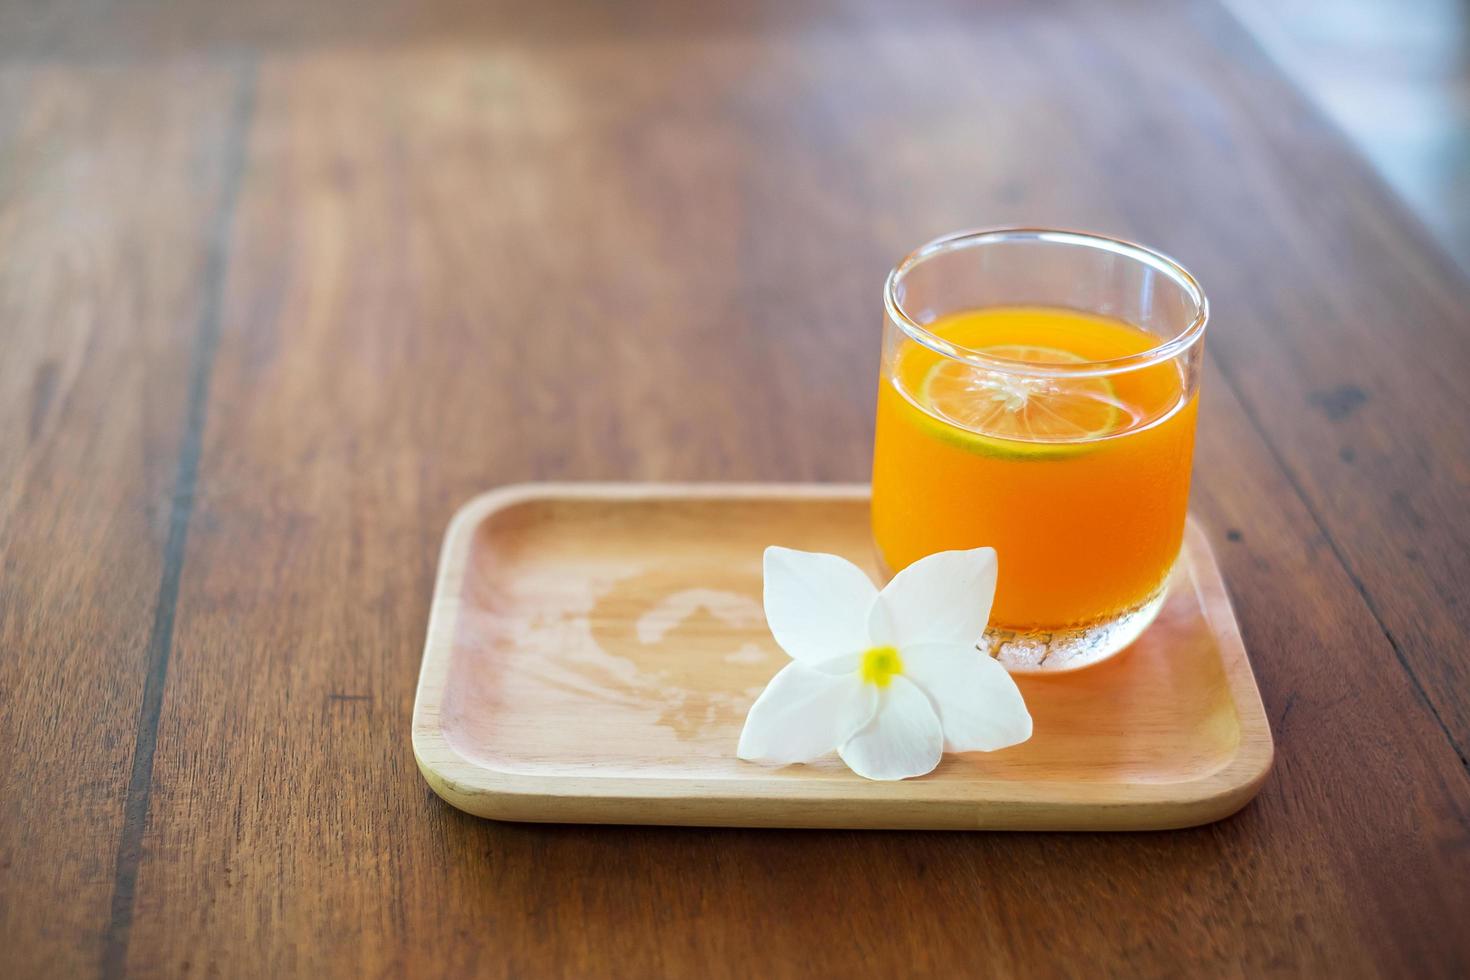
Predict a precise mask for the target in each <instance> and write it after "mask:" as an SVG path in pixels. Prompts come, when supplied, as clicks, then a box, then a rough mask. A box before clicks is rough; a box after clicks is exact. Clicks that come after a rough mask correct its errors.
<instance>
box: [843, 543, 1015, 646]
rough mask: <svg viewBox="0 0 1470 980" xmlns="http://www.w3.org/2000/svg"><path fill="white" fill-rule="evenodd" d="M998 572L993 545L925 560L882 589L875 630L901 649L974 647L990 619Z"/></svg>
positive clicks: (875, 636) (874, 618) (874, 633)
mask: <svg viewBox="0 0 1470 980" xmlns="http://www.w3.org/2000/svg"><path fill="white" fill-rule="evenodd" d="M995 573H996V560H995V549H994V548H975V549H973V550H971V551H941V552H938V553H937V554H933V555H929V556H927V557H925V558H920V559H919V560H918V561H916V562H914V563H913V564H912V565H910V566H909V567H908V568H905V569H904V570H903V571H901V572H899V573H898V574H897V575H895V576H893V581H891V582H889V583H888V585H887V587H885V588H884V589H883V592H882V593H881V595H880V596H879V600H878V602H877V603H876V606H879V607H882V611H881V612H880V611H879V609H877V608H875V609H874V610H873V611H872V613H870V634H871V635H872V636H873V639H874V641H875V642H880V643H886V644H891V645H893V646H897V647H898V648H899V649H900V650H902V649H903V648H905V647H907V646H910V645H913V644H916V643H964V644H968V645H970V646H974V644H975V643H976V641H978V640H979V639H980V635H981V634H982V633H984V632H985V624H986V623H988V622H989V621H990V604H991V602H992V601H993V600H994V599H995ZM885 620H886V635H883V633H882V631H884V630H885Z"/></svg>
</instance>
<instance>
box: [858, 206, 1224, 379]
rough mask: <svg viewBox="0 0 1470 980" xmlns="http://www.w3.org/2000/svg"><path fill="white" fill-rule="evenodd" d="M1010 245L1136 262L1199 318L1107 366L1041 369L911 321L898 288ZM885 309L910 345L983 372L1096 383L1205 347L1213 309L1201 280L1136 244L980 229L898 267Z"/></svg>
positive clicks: (1048, 231)
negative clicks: (980, 249) (982, 249)
mask: <svg viewBox="0 0 1470 980" xmlns="http://www.w3.org/2000/svg"><path fill="white" fill-rule="evenodd" d="M1005 241H1035V242H1049V243H1052V244H1057V245H1076V246H1080V247H1083V248H1091V249H1095V250H1097V251H1100V252H1109V253H1111V254H1113V255H1121V256H1124V257H1125V258H1129V259H1133V260H1134V261H1136V262H1140V263H1142V264H1143V265H1146V266H1148V267H1149V268H1152V269H1154V270H1156V271H1158V272H1160V273H1162V274H1164V275H1165V276H1167V277H1169V279H1171V280H1172V281H1173V282H1174V283H1175V284H1177V285H1178V286H1179V287H1180V288H1181V289H1183V290H1184V292H1185V295H1187V296H1188V297H1189V299H1190V300H1191V301H1192V302H1193V304H1194V318H1193V319H1192V320H1191V321H1190V322H1189V325H1188V326H1186V327H1185V328H1184V329H1183V330H1182V331H1180V332H1179V333H1178V334H1177V335H1175V336H1173V337H1170V338H1169V339H1168V340H1165V341H1163V342H1162V343H1160V344H1157V345H1156V346H1154V347H1150V348H1149V349H1148V350H1145V351H1139V352H1138V353H1137V354H1129V355H1127V356H1125V357H1115V358H1111V359H1108V360H1101V361H1083V362H1080V363H1077V364H1039V363H1036V362H1034V361H1018V360H1013V359H1011V358H1005V357H996V356H995V355H993V354H986V353H983V352H982V351H980V350H977V349H975V348H971V347H965V346H963V345H961V344H955V343H951V342H950V341H948V340H945V339H944V338H943V337H940V336H939V335H938V334H936V333H934V332H932V331H931V330H929V329H928V328H927V327H925V326H924V325H923V324H921V323H919V322H918V321H917V320H915V319H914V318H913V317H911V316H909V315H908V312H907V311H905V310H904V308H903V305H902V304H901V303H900V302H899V300H898V287H899V285H900V284H901V283H902V281H903V278H904V276H905V275H907V273H908V272H909V271H910V270H912V269H914V268H916V267H917V266H919V265H921V264H923V263H924V262H926V261H927V260H929V259H931V258H934V257H935V256H938V255H945V254H948V253H950V252H958V251H961V250H963V249H967V248H973V247H975V246H977V245H988V244H994V243H996V242H1005ZM883 305H884V307H885V308H886V309H887V311H888V316H889V318H890V319H891V320H893V322H894V323H896V324H897V325H898V327H899V329H900V330H902V331H903V332H904V333H906V334H908V336H909V337H910V339H912V340H914V341H915V342H917V343H919V344H922V345H923V346H925V347H927V348H929V349H930V350H932V351H934V352H935V353H936V354H941V355H943V356H945V357H949V358H952V359H954V360H957V361H965V362H967V363H970V364H974V365H976V366H977V367H982V368H986V369H987V370H991V371H999V372H1004V373H1007V374H1018V375H1023V376H1026V377H1037V378H1092V377H1101V376H1105V375H1110V374H1120V373H1123V372H1125V371H1135V370H1138V369H1139V368H1145V367H1149V366H1151V365H1154V364H1160V363H1162V362H1164V361H1168V360H1172V359H1173V358H1175V357H1178V356H1179V355H1180V354H1182V353H1183V352H1184V351H1186V350H1188V349H1189V348H1190V347H1192V346H1193V345H1194V344H1195V343H1197V342H1198V341H1199V339H1200V338H1201V337H1203V336H1204V333H1205V325H1206V324H1207V323H1208V322H1209V319H1210V303H1209V300H1208V299H1206V298H1205V291H1204V289H1203V287H1201V286H1200V284H1199V280H1197V279H1195V278H1194V276H1193V275H1192V274H1191V273H1190V272H1189V270H1188V269H1186V268H1184V266H1182V265H1180V264H1179V263H1178V262H1177V261H1175V260H1174V259H1172V258H1170V257H1169V256H1167V255H1165V254H1164V253H1163V252H1159V251H1156V250H1155V249H1151V248H1148V247H1147V246H1144V245H1140V244H1138V243H1137V242H1130V241H1127V240H1126V239H1122V238H1113V237H1111V236H1108V235H1098V234H1093V233H1092V232H1086V231H1069V230H1066V229H1062V228H1027V227H1013V228H980V229H971V230H968V231H957V232H952V233H950V234H948V235H941V236H940V237H938V238H935V239H933V240H932V241H929V242H926V243H925V244H923V245H921V246H919V247H918V248H916V249H914V250H913V251H912V252H910V253H909V254H908V255H906V256H904V257H903V259H902V260H901V261H900V262H899V263H898V264H897V265H895V266H894V267H893V269H892V270H891V271H890V272H889V273H888V278H887V279H886V280H884V282H883Z"/></svg>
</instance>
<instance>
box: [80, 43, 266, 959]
mask: <svg viewBox="0 0 1470 980" xmlns="http://www.w3.org/2000/svg"><path fill="white" fill-rule="evenodd" d="M255 91H256V64H255V62H254V61H253V60H251V61H248V62H246V63H244V64H243V65H242V66H241V67H240V69H239V78H238V81H237V86H236V91H235V96H234V99H233V102H232V105H231V107H230V120H229V124H228V126H227V128H226V131H225V141H226V144H225V148H224V152H223V154H222V157H223V161H224V162H223V166H224V178H223V180H222V182H221V189H220V205H219V209H218V211H217V212H216V214H215V217H214V221H213V228H212V229H211V231H210V238H209V244H208V250H207V252H206V255H205V263H204V269H203V279H204V288H203V306H202V309H201V310H200V314H199V322H198V326H197V329H196V332H195V342H194V351H193V355H192V357H191V358H190V365H189V389H188V396H187V400H186V402H185V408H184V426H183V432H182V435H181V436H180V442H179V458H178V466H177V468H176V469H175V471H174V485H173V492H172V494H171V495H170V499H169V522H168V538H167V540H166V543H165V545H164V553H163V573H162V576H161V578H160V582H159V588H158V599H157V603H156V605H155V606H154V614H153V626H152V629H151V631H150V633H149V637H148V654H147V659H146V660H145V668H146V673H145V675H144V686H143V697H142V701H141V703H140V705H139V708H138V721H137V728H136V730H135V739H134V743H133V764H132V771H131V773H130V775H129V778H128V788H127V794H126V796H125V797H124V801H123V821H122V830H121V833H120V834H119V836H118V845H117V860H116V862H115V864H114V870H113V890H112V906H111V915H110V916H109V919H108V922H107V925H106V931H105V933H104V936H103V943H102V959H101V968H102V970H101V972H102V975H103V976H121V975H122V974H123V972H124V968H125V965H126V962H127V952H128V936H129V932H130V930H131V928H132V920H133V902H134V897H135V895H136V890H137V882H138V869H139V866H140V865H141V863H142V856H143V855H142V851H143V832H144V830H145V828H146V825H147V822H148V809H149V802H150V797H151V791H152V785H153V758H154V754H155V750H156V748H157V736H158V724H159V719H160V717H161V716H162V713H163V694H164V688H165V686H166V684H167V681H168V662H169V657H170V655H171V653H172V652H173V634H174V618H175V612H176V610H177V606H178V597H179V584H180V581H181V579H182V574H183V564H184V548H185V545H186V544H187V541H188V534H189V521H190V518H191V517H192V516H193V512H194V502H195V495H196V489H197V480H198V474H199V456H200V450H201V446H202V443H203V438H204V421H205V416H206V410H207V408H208V401H209V382H210V376H211V374H212V368H213V363H214V357H215V351H216V349H217V348H218V346H219V335H220V320H221V316H222V311H223V308H224V287H225V279H226V274H227V271H228V264H229V254H228V253H229V245H230V239H231V236H232V234H233V231H234V219H235V213H236V211H237V210H238V204H239V199H240V188H241V185H242V184H243V183H244V177H245V157H246V150H247V147H248V143H249V141H248V134H249V130H250V124H251V120H252V119H253V117H254V114H255Z"/></svg>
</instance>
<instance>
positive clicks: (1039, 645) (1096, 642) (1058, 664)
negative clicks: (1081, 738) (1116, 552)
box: [979, 584, 1168, 674]
mask: <svg viewBox="0 0 1470 980" xmlns="http://www.w3.org/2000/svg"><path fill="white" fill-rule="evenodd" d="M1167 591H1168V586H1167V584H1165V585H1164V586H1162V587H1160V588H1159V590H1158V591H1157V592H1155V593H1154V594H1153V595H1152V596H1150V597H1149V598H1148V599H1146V600H1145V601H1144V602H1142V603H1141V604H1139V605H1137V606H1135V607H1133V608H1132V609H1130V610H1128V611H1126V612H1124V613H1121V614H1119V615H1117V616H1114V617H1113V618H1112V619H1109V620H1106V621H1104V622H1101V623H1094V624H1092V625H1091V626H1084V627H1081V628H1079V629H1071V630H1056V631H1048V632H1017V631H1015V630H1007V629H1000V628H992V629H988V630H986V631H985V636H984V637H983V638H982V639H981V640H980V644H979V645H980V649H982V650H984V651H986V652H987V653H989V654H990V655H991V656H993V657H995V658H996V659H997V660H999V661H1000V662H1001V664H1002V665H1004V666H1005V668H1006V670H1009V671H1010V672H1011V673H1013V674H1051V673H1061V672H1064V671H1069V670H1077V669H1079V668H1082V667H1090V666H1092V665H1093V664H1096V663H1101V662H1102V661H1104V660H1107V659H1108V658H1109V657H1111V656H1113V655H1114V654H1116V653H1118V652H1119V651H1121V650H1122V649H1123V648H1124V647H1126V646H1128V644H1130V643H1132V642H1133V641H1134V640H1136V639H1138V636H1139V634H1140V633H1142V632H1143V631H1144V630H1145V629H1147V628H1148V625H1149V624H1150V623H1152V622H1153V621H1154V617H1155V616H1157V615H1158V614H1159V610H1160V609H1162V608H1163V605H1164V596H1165V593H1166V592H1167Z"/></svg>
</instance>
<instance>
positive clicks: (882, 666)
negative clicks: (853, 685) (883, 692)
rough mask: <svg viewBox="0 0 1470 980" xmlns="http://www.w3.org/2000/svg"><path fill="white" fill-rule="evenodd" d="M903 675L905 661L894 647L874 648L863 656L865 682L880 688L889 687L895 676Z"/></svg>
mask: <svg viewBox="0 0 1470 980" xmlns="http://www.w3.org/2000/svg"><path fill="white" fill-rule="evenodd" d="M902 673H903V661H902V660H900V659H899V658H898V651H897V650H896V649H894V648H893V647H873V648H872V649H871V650H869V651H868V652H867V653H864V654H863V666H862V675H863V680H864V681H866V682H867V683H869V684H876V685H878V686H879V687H887V686H888V682H889V681H890V680H892V679H893V675H894V674H902Z"/></svg>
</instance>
